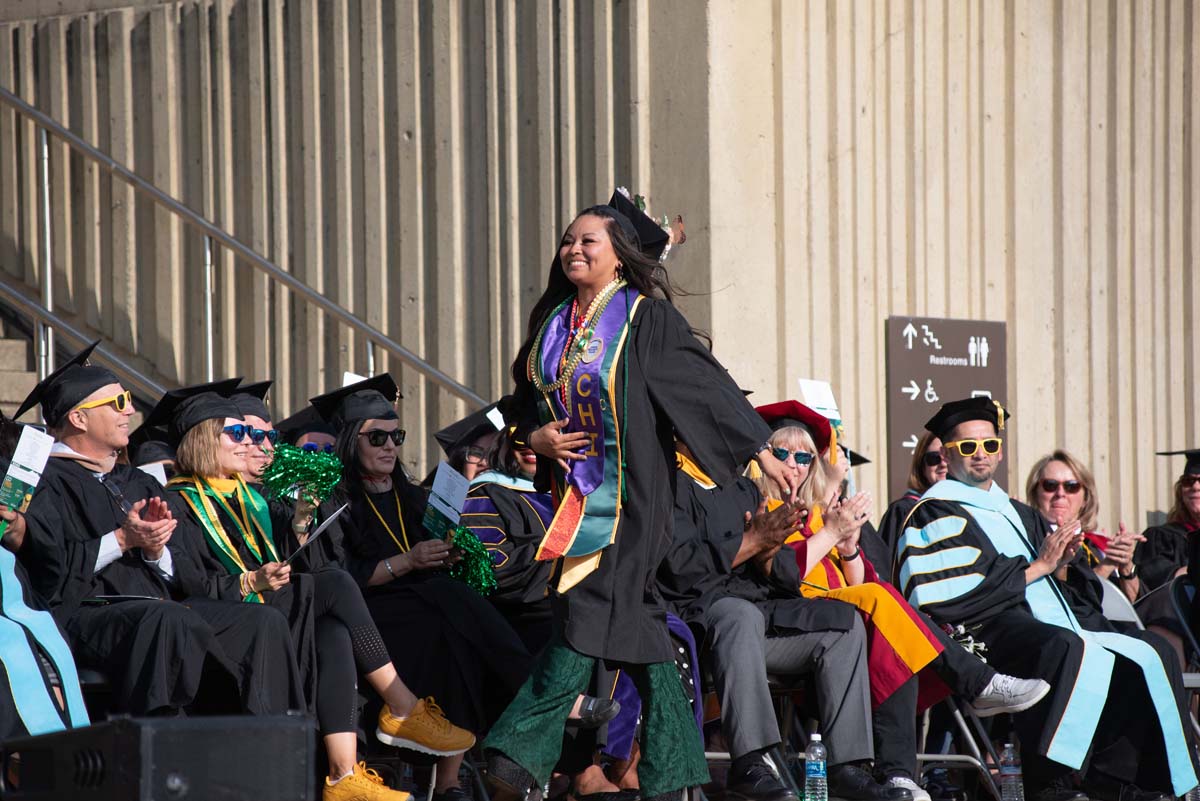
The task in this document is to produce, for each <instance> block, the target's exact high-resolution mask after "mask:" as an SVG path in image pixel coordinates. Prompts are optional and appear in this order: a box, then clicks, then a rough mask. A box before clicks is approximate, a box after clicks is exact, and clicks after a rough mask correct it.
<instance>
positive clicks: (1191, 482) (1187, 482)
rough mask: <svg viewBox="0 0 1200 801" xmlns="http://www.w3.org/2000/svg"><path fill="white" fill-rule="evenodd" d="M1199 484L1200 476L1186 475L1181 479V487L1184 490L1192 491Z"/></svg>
mask: <svg viewBox="0 0 1200 801" xmlns="http://www.w3.org/2000/svg"><path fill="white" fill-rule="evenodd" d="M1197 484H1200V475H1195V474H1193V473H1184V474H1183V475H1182V476H1180V477H1179V486H1181V487H1183V488H1184V489H1191V488H1192V487H1194V486H1196V485H1197Z"/></svg>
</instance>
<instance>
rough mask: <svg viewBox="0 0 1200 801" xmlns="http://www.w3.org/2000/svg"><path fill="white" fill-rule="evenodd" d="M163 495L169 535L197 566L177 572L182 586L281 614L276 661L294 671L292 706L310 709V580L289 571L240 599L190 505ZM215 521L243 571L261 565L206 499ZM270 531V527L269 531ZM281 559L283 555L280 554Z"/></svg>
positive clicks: (313, 677) (234, 579) (233, 577)
mask: <svg viewBox="0 0 1200 801" xmlns="http://www.w3.org/2000/svg"><path fill="white" fill-rule="evenodd" d="M167 499H168V501H169V503H170V504H171V511H172V512H173V513H174V515H175V517H176V518H177V519H178V520H179V526H178V527H177V528H176V530H175V537H173V538H172V539H173V540H174V539H178V540H180V546H181V547H185V548H186V550H187V553H188V557H189V558H190V559H191V560H192V562H193V563H194V564H196V565H198V566H199V570H197V571H193V572H191V573H189V574H188V575H187V576H185V577H183V582H182V583H183V585H184V589H185V591H186V592H187V593H188V594H189V595H191V596H193V597H208V598H212V599H216V600H218V601H221V602H223V603H230V604H236V605H237V606H238V607H239V608H251V609H257V610H260V612H261V613H262V614H264V615H265V616H268V617H278V616H279V613H282V617H283V619H284V621H285V622H286V628H287V630H288V632H289V637H288V642H287V645H288V646H289V647H288V648H287V650H286V651H284V652H281V653H280V654H279V655H278V661H279V662H280V663H286V664H287V665H288V666H289V670H290V671H294V673H293V676H294V679H293V683H294V685H295V686H296V688H297V690H296V692H297V694H298V695H299V697H301V698H302V699H303V702H302V704H297V708H304V709H306V710H308V711H309V712H313V711H315V709H316V692H317V652H316V629H315V619H314V609H313V600H314V598H313V585H312V580H311V576H309V575H306V574H304V573H301V572H298V570H293V572H292V576H291V582H290V583H289V584H287V585H286V586H284V587H280V588H279V589H277V590H271V591H269V592H264V593H262V594H261V597H262V603H254V602H246V601H245V600H244V599H243V598H242V589H241V581H240V578H239V576H238V575H237V574H233V573H230V572H229V571H228V570H227V569H226V567H225V565H224V564H222V563H221V561H220V560H219V559H218V558H217V557H216V556H215V555H214V554H213V552H212V549H211V548H210V547H209V545H208V541H207V540H206V539H205V535H204V528H203V526H202V525H201V524H200V522H199V521H198V520H196V518H195V515H194V514H193V512H192V510H191V507H190V506H189V505H188V504H187V502H186V501H185V500H184V497H183V494H182V493H180V492H168V493H167ZM212 507H213V511H215V512H216V514H217V518H218V520H219V522H220V523H221V526H222V527H223V528H224V529H225V532H226V535H227V536H228V537H229V541H230V542H231V543H233V545H234V547H235V548H236V550H237V552H238V556H240V557H241V559H242V563H243V564H245V566H246V569H247V570H256V569H258V568H259V567H262V565H263V562H261V561H259V560H258V559H257V558H256V557H255V556H254V554H253V553H252V552H251V551H250V549H249V547H248V546H247V545H246V544H245V542H244V541H243V540H242V538H241V535H240V534H239V533H238V527H237V524H236V523H235V522H234V521H233V520H232V519H231V518H230V517H229V515H228V513H226V512H225V510H224V509H222V508H221V507H220V506H219V505H218V504H215V503H214V504H212ZM277 512H278V510H276V512H273V513H272V524H273V525H272V530H273V531H274V529H276V528H278V527H279V526H278V525H276V524H277V523H278V522H279V521H278V520H277V518H276V516H275V514H276V513H277ZM269 533H273V532H269ZM280 558H281V559H284V558H286V557H285V556H283V555H282V554H281V555H280Z"/></svg>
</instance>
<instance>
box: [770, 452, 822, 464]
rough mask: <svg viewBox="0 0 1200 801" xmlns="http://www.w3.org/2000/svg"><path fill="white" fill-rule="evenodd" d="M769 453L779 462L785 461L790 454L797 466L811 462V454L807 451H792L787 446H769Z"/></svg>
mask: <svg viewBox="0 0 1200 801" xmlns="http://www.w3.org/2000/svg"><path fill="white" fill-rule="evenodd" d="M771 453H772V454H773V455H774V456H775V458H776V459H778V460H779V461H781V462H786V461H787V458H788V457H789V456H791V457H792V458H794V459H795V460H796V465H797V466H798V467H804V465H806V464H812V460H813V455H812V454H811V453H809V452H808V451H796V452H795V453H793V452H792V451H789V450H788V449H787V448H771Z"/></svg>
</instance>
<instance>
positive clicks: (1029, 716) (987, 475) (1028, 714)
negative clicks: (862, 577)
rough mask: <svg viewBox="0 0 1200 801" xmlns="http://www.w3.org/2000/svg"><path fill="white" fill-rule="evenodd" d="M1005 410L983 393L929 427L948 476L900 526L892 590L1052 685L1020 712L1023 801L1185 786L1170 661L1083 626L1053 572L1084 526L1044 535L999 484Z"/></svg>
mask: <svg viewBox="0 0 1200 801" xmlns="http://www.w3.org/2000/svg"><path fill="white" fill-rule="evenodd" d="M1008 417H1009V414H1008V412H1007V411H1006V410H1005V409H1004V408H1003V407H1002V406H1000V404H998V403H996V402H994V401H992V400H991V399H990V398H970V399H967V400H961V401H953V402H951V403H947V404H946V405H945V406H943V407H942V408H941V409H940V410H939V411H938V413H937V414H936V415H934V417H933V418H932V419H931V420H930V421H929V422H928V423H926V428H927V429H929V430H930V431H932V432H933V433H935V434H936V435H937V436H938V437H939V438H940V439H941V440H942V443H943V444H942V451H943V455H944V457H945V459H946V465H947V470H948V476H947V478H946V479H944V480H942V481H939V482H938V483H936V484H934V485H933V486H932V487H930V488H929V489H928V490H927V491H926V492H925V494H924V495H923V496H922V498H921V501H920V502H919V503H918V504H917V505H916V506H915V507H914V508H913V510H912V512H911V513H910V514H909V516H908V520H907V521H906V522H905V525H904V526H903V529H902V532H901V535H900V539H899V541H898V542H897V544H896V554H897V568H898V570H897V578H898V580H899V586H900V589H901V591H902V592H904V593H905V594H906V596H907V597H908V599H909V601H910V603H912V604H913V606H915V607H918V608H919V609H921V610H922V611H923V612H925V613H927V614H929V615H930V616H931V617H933V618H934V620H936V621H938V622H941V623H950V624H959V623H961V624H965V625H966V626H968V628H969V630H970V631H971V633H972V634H973V635H974V636H975V637H976V639H979V640H982V641H983V642H984V643H986V644H987V647H988V651H987V655H988V660H989V661H990V662H991V664H992V666H993V667H995V668H996V669H997V670H1001V671H1003V672H1005V673H1011V674H1013V675H1017V676H1023V677H1030V678H1032V677H1037V678H1041V679H1044V680H1046V681H1048V682H1049V683H1050V684H1051V686H1052V688H1053V689H1052V691H1051V694H1050V695H1049V696H1048V697H1047V698H1046V699H1045V700H1043V701H1042V702H1041V703H1040V704H1038V705H1036V706H1034V707H1032V708H1031V709H1029V710H1027V711H1025V712H1022V713H1020V714H1018V715H1016V716H1015V721H1016V730H1017V735H1018V737H1019V738H1020V743H1021V758H1022V763H1023V767H1024V776H1025V786H1026V796H1027V797H1028V798H1030V799H1031V801H1033V800H1034V799H1037V801H1072V799H1081V798H1084V797H1091V798H1097V799H1105V800H1107V799H1114V801H1143V800H1146V801H1148V800H1149V799H1167V798H1170V797H1172V796H1181V795H1183V794H1184V793H1186V792H1187V791H1188V790H1190V789H1192V788H1193V787H1195V786H1196V784H1197V780H1196V769H1195V766H1194V764H1193V760H1192V749H1191V747H1190V744H1189V739H1188V736H1187V734H1186V732H1185V726H1184V723H1183V721H1184V720H1185V718H1184V717H1183V715H1182V714H1181V710H1180V707H1179V704H1178V696H1177V694H1176V687H1177V686H1178V685H1177V684H1175V680H1176V679H1177V678H1178V668H1177V666H1176V665H1174V664H1165V663H1164V661H1163V660H1162V658H1161V657H1160V655H1159V653H1158V652H1157V651H1156V649H1155V648H1153V647H1152V646H1150V645H1149V644H1147V643H1145V642H1142V641H1140V640H1137V639H1133V638H1130V637H1126V636H1123V635H1120V634H1117V633H1114V632H1112V631H1090V630H1088V628H1087V626H1085V625H1084V624H1082V623H1081V622H1080V620H1079V619H1078V618H1077V616H1076V615H1075V614H1074V613H1073V611H1072V607H1071V603H1070V601H1069V600H1068V598H1067V597H1066V596H1065V595H1064V593H1063V590H1062V588H1061V587H1060V586H1059V584H1058V583H1057V581H1056V580H1055V579H1054V578H1053V577H1052V574H1053V573H1054V572H1055V571H1056V570H1058V569H1059V568H1060V567H1062V566H1063V565H1066V564H1068V563H1069V562H1070V561H1071V559H1072V558H1074V557H1075V555H1076V552H1077V551H1078V549H1079V546H1080V541H1081V539H1082V533H1081V530H1080V527H1079V525H1078V522H1074V523H1067V524H1064V525H1061V526H1059V527H1058V528H1057V529H1056V530H1055V531H1054V532H1052V533H1050V532H1048V529H1047V526H1046V522H1045V520H1044V518H1042V516H1041V515H1040V514H1039V513H1037V512H1036V511H1035V510H1033V509H1032V508H1031V507H1029V506H1027V505H1025V504H1023V503H1020V502H1018V501H1013V500H1011V499H1010V498H1009V497H1008V495H1007V494H1006V493H1005V492H1004V491H1003V490H1002V489H1001V488H1000V487H999V486H998V485H996V484H995V483H994V482H993V477H994V475H995V472H996V468H997V467H998V465H999V463H1000V460H1001V458H1002V457H1003V439H1002V435H1003V431H1004V425H1005V421H1006V419H1007V418H1008ZM1173 685H1174V686H1173ZM1074 771H1079V772H1080V773H1082V776H1083V787H1084V789H1085V790H1086V791H1087V796H1084V795H1083V794H1082V793H1080V792H1078V791H1077V790H1076V788H1075V786H1074V780H1073V772H1074Z"/></svg>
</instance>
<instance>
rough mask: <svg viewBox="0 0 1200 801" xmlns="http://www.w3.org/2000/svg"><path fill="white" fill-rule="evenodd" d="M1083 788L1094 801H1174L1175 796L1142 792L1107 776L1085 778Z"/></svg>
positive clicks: (1147, 791) (1150, 791) (1148, 791)
mask: <svg viewBox="0 0 1200 801" xmlns="http://www.w3.org/2000/svg"><path fill="white" fill-rule="evenodd" d="M1083 786H1084V787H1085V788H1087V793H1088V797H1089V798H1091V799H1093V801H1173V800H1174V798H1175V796H1174V795H1172V794H1170V793H1163V792H1159V791H1157V790H1142V789H1140V788H1138V787H1135V786H1133V785H1132V784H1122V783H1121V782H1119V781H1116V780H1115V779H1110V778H1108V777H1107V776H1085V777H1084V780H1083Z"/></svg>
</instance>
